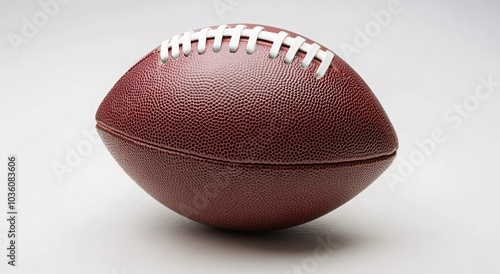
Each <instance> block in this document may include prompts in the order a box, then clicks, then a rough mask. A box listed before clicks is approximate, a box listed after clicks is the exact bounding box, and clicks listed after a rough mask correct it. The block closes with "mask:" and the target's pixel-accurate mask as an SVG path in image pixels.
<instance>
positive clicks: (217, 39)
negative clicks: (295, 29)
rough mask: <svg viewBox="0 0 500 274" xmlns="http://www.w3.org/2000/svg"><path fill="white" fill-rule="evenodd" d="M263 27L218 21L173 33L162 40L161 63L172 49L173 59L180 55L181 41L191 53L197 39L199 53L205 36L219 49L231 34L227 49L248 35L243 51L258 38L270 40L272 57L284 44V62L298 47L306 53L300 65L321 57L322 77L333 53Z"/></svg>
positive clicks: (251, 47)
mask: <svg viewBox="0 0 500 274" xmlns="http://www.w3.org/2000/svg"><path fill="white" fill-rule="evenodd" d="M263 29H264V28H263V27H260V26H257V27H254V28H253V29H247V28H246V26H245V25H237V26H236V27H234V28H229V27H228V26H227V25H221V26H219V27H218V28H217V29H211V28H205V29H202V30H200V31H197V32H194V31H192V30H191V31H188V32H185V33H184V34H180V35H176V36H174V37H173V38H172V39H171V40H165V41H163V42H162V43H161V48H160V57H161V61H162V62H163V63H165V62H167V61H168V59H169V51H171V55H172V59H173V60H175V59H177V58H179V56H180V45H182V54H184V56H188V55H189V54H190V53H191V43H192V42H195V41H198V53H199V54H202V53H204V52H205V50H206V45H207V39H212V38H213V39H214V45H213V50H214V52H218V51H220V49H221V46H222V38H223V37H231V40H230V41H229V51H230V52H236V51H237V50H238V47H239V45H240V39H241V37H245V38H248V42H247V47H246V52H247V53H248V54H252V53H253V52H254V51H255V47H256V45H257V40H263V41H268V42H271V43H273V44H272V46H271V50H270V51H269V57H270V58H272V59H274V58H276V57H278V54H279V50H280V48H281V47H282V46H287V47H288V51H287V53H286V56H285V63H287V64H290V63H291V62H292V60H293V58H295V55H297V52H298V51H299V50H300V51H302V52H304V53H306V56H305V57H304V59H303V60H302V62H301V64H300V66H301V67H302V68H304V69H305V68H308V67H309V65H310V64H311V62H312V61H313V59H314V58H316V59H318V60H319V61H321V64H320V66H319V67H318V69H317V70H316V73H315V75H316V77H317V78H322V77H323V76H325V74H326V71H327V70H328V67H329V66H330V64H331V63H332V60H333V57H334V54H333V53H332V52H331V51H328V50H326V51H324V50H321V48H320V46H319V45H318V44H316V43H313V44H309V43H307V42H306V40H305V39H304V38H302V37H300V36H297V37H290V36H289V35H288V33H286V32H284V31H281V32H279V33H275V32H268V31H264V30H263Z"/></svg>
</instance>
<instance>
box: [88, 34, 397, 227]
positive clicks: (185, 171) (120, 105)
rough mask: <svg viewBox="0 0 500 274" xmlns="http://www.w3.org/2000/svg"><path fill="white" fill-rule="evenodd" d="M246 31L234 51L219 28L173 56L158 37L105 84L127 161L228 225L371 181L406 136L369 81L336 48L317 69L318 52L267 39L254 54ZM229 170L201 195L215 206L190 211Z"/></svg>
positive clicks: (324, 206)
mask: <svg viewBox="0 0 500 274" xmlns="http://www.w3.org/2000/svg"><path fill="white" fill-rule="evenodd" d="M232 26H233V27H234V25H232ZM247 26H248V27H249V28H252V27H253V25H249V24H247ZM265 30H267V31H274V32H278V31H280V29H277V28H271V27H266V28H265ZM288 33H290V34H291V36H295V35H296V34H294V33H292V32H288ZM246 41H247V40H246V39H245V38H242V39H241V41H240V46H239V48H238V50H237V51H236V52H235V53H231V52H230V51H229V49H228V44H229V38H225V39H224V40H223V43H222V48H221V50H220V51H219V52H214V51H213V50H212V44H213V40H211V39H209V40H207V49H206V51H205V53H203V54H198V52H197V50H196V48H197V43H192V49H193V50H192V51H191V54H190V55H189V56H183V55H182V54H181V56H180V57H179V58H178V59H177V60H172V59H169V60H168V61H167V62H166V63H162V62H161V61H160V56H159V48H156V49H154V50H153V51H152V52H150V53H149V54H148V55H146V56H145V57H144V58H143V59H142V60H140V61H139V62H138V63H137V64H136V65H134V66H133V67H132V68H131V69H130V70H129V71H128V72H127V73H126V74H125V75H124V76H123V77H122V78H121V79H120V80H119V81H118V82H117V83H116V85H115V86H114V87H113V89H112V90H111V91H110V92H109V93H108V95H107V96H106V98H105V99H104V100H103V102H102V103H101V105H100V107H99V109H98V111H97V114H96V120H97V122H98V125H97V128H98V131H99V134H100V135H101V137H102V139H103V141H104V143H105V144H106V146H107V147H108V149H109V150H110V152H111V154H112V155H113V156H114V158H115V159H116V160H117V161H118V163H119V164H120V165H121V166H122V168H123V169H124V170H125V171H126V172H127V173H128V174H129V175H130V176H131V177H132V178H133V179H134V180H135V181H136V182H137V183H138V184H139V185H140V186H141V187H142V188H143V189H144V190H145V191H146V192H148V193H149V194H150V195H152V196H153V197H154V198H155V199H157V200H158V201H160V202H161V203H163V204H165V205H166V206H168V207H169V208H171V209H173V210H174V211H177V212H179V213H181V214H183V215H185V216H186V215H188V216H187V217H189V218H191V219H193V220H196V221H199V222H201V223H205V224H208V225H213V226H216V227H220V228H227V229H236V230H266V229H275V228H284V227H288V226H292V225H297V224H300V223H303V222H306V221H309V220H312V219H314V218H317V217H319V216H321V215H323V214H325V213H327V212H329V211H331V210H333V209H334V208H336V207H338V206H340V205H341V204H343V203H345V202H346V201H348V200H349V199H351V198H352V197H353V196H355V195H356V194H357V193H359V192H360V191H361V190H363V189H364V188H366V187H367V186H368V185H369V184H370V183H371V182H373V181H374V180H375V179H376V178H377V177H378V176H379V175H380V174H381V173H382V172H383V171H384V170H385V169H386V168H387V167H388V166H389V165H390V163H391V162H392V160H393V159H394V156H395V152H396V150H397V147H398V143H397V137H396V134H395V131H394V129H393V127H392V125H391V123H390V121H389V119H388V117H387V115H386V114H385V112H384V110H383V108H382V106H381V105H380V103H379V102H378V100H377V99H376V97H375V95H374V94H373V93H372V91H371V90H370V88H369V87H368V86H367V85H366V83H365V82H364V81H363V80H362V79H361V77H360V76H359V75H358V74H357V73H356V72H355V71H354V70H353V69H352V68H350V67H349V65H347V64H346V63H345V62H344V61H343V60H341V59H340V58H339V57H338V56H335V57H334V60H333V62H332V65H331V67H330V68H329V69H328V71H327V73H326V75H325V76H324V77H323V78H321V79H316V78H315V76H314V73H315V71H316V70H317V68H318V66H319V64H320V61H318V60H314V61H313V63H312V64H311V66H310V67H309V68H307V69H302V68H301V67H300V62H301V61H302V58H303V57H304V54H302V53H299V54H297V56H296V57H295V59H294V60H293V62H292V63H291V64H285V62H284V57H285V55H286V52H287V49H288V48H287V47H282V48H281V50H280V54H279V56H278V57H277V58H276V59H271V58H269V51H270V47H271V44H270V43H268V42H263V41H258V43H257V47H256V51H255V52H254V53H252V54H248V53H246V51H245V48H246ZM308 41H309V42H310V43H311V42H312V41H310V40H308ZM323 49H325V48H323ZM234 170H236V171H235V172H236V174H233V173H231V172H233V171H234ZM221 180H222V181H223V182H224V183H225V184H227V185H226V186H225V187H224V188H223V190H221V191H220V193H219V194H218V195H215V197H214V198H212V199H210V198H209V197H208V196H210V194H205V195H202V196H203V197H204V200H208V202H207V203H208V205H207V206H204V207H203V208H202V209H198V210H197V212H198V213H197V214H194V215H193V214H191V215H190V214H187V213H185V212H183V210H182V209H181V205H182V204H183V203H184V204H186V205H189V202H190V201H191V202H193V197H194V196H196V193H199V192H200V191H201V192H203V191H202V190H203V189H204V188H205V187H206V186H209V185H211V184H212V185H213V184H217V183H218V182H219V183H220V181H221ZM191 207H192V206H191ZM194 208H196V207H194Z"/></svg>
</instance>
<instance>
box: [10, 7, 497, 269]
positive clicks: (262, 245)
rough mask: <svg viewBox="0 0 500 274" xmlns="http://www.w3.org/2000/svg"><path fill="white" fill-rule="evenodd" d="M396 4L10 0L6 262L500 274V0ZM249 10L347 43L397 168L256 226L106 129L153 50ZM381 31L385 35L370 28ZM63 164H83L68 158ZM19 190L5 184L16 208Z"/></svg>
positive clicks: (342, 50)
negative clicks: (224, 217)
mask: <svg viewBox="0 0 500 274" xmlns="http://www.w3.org/2000/svg"><path fill="white" fill-rule="evenodd" d="M48 1H49V0H42V3H46V2H48ZM464 2H465V1H464ZM389 3H390V1H388V0H377V1H248V0H241V1H234V0H232V1H230V0H217V1H212V0H210V1H197V2H195V1H175V2H174V1H152V0H149V1H83V0H72V1H68V3H65V4H62V3H61V4H58V6H57V7H58V8H57V11H55V9H54V8H53V9H52V11H54V12H52V13H51V14H50V15H45V19H47V20H45V21H44V15H43V14H41V13H45V14H47V12H46V11H44V9H43V7H42V5H40V4H39V3H38V1H14V0H1V1H0V58H1V59H0V94H1V99H0V110H1V115H0V140H1V143H0V157H1V158H2V161H0V163H1V165H2V166H5V165H6V160H5V158H6V156H7V155H8V154H9V153H16V154H17V155H18V156H19V166H20V169H19V179H20V188H19V193H18V194H19V203H20V218H21V219H20V223H19V228H20V232H19V237H20V240H19V246H18V248H19V254H18V255H19V256H18V263H19V266H18V267H17V268H15V269H14V268H12V267H8V266H7V264H6V260H5V256H4V255H3V254H5V253H6V252H4V251H5V244H6V236H5V235H6V226H5V224H6V223H5V222H4V221H2V222H1V224H0V245H1V246H2V249H1V250H2V251H1V252H0V254H1V256H0V258H2V259H0V272H1V273H52V274H56V273H65V274H66V273H94V274H100V273H105V274H134V273H363V274H364V273H500V266H499V264H498V258H500V218H499V215H500V214H499V209H500V202H499V201H498V196H499V194H500V193H499V192H500V184H499V179H498V178H499V177H500V176H499V170H500V168H498V165H499V164H500V130H499V128H500V123H499V121H498V120H499V114H500V113H499V103H500V83H496V84H495V83H493V84H492V85H491V87H490V88H491V90H488V89H487V88H486V87H484V84H483V82H484V81H485V80H481V79H486V82H488V81H490V82H491V81H493V82H500V65H499V61H500V60H499V59H500V53H499V48H500V31H499V28H498V26H499V24H500V20H499V19H498V18H499V17H498V13H499V11H500V4H499V2H495V1H474V2H471V3H462V2H460V3H458V1H439V2H438V1H409V0H401V1H400V3H401V4H400V5H401V8H400V9H402V10H401V11H400V12H399V13H398V14H392V15H391V20H390V22H388V23H387V24H385V25H386V26H380V23H374V22H376V21H375V19H374V16H373V14H372V12H375V13H380V11H381V10H387V6H388V4H389ZM214 4H215V5H217V6H223V5H224V4H225V5H226V8H227V10H226V11H225V12H220V11H219V12H218V11H217V9H216V8H215V7H214ZM33 16H35V19H33ZM34 20H39V21H38V25H39V26H35V27H36V29H35V30H33V29H31V32H30V33H27V34H28V35H24V34H23V33H22V30H23V28H26V24H30V22H31V23H33V22H34ZM40 20H41V21H40ZM27 22H28V23H27ZM234 22H249V23H259V24H266V25H273V26H278V27H281V28H284V29H288V30H291V31H294V32H297V33H299V34H303V35H305V36H307V37H309V38H312V39H314V40H315V41H317V42H318V43H321V44H323V45H325V46H327V47H329V48H330V49H332V50H333V51H334V52H336V54H338V55H339V56H340V57H342V58H344V59H345V60H347V61H348V62H349V63H350V64H351V65H352V66H353V68H354V69H355V70H356V71H357V72H358V73H359V74H360V75H361V76H362V77H363V78H364V79H365V80H366V82H367V83H368V84H369V85H370V86H371V88H372V89H373V91H374V92H375V94H376V95H377V96H378V98H379V99H380V101H381V102H382V104H383V105H384V107H385V109H386V111H387V113H388V115H389V116H390V118H391V120H392V122H393V123H394V126H395V128H396V130H397V132H398V135H399V138H400V143H401V147H400V150H399V156H398V158H397V160H396V161H395V163H394V164H393V166H391V168H390V169H389V170H388V172H386V173H385V174H384V175H383V176H382V177H381V178H380V179H379V180H377V181H376V182H375V183H374V184H373V185H371V186H370V187H369V188H368V189H367V190H366V191H364V192H363V193H361V194H360V195H359V196H357V197H356V198H355V199H353V200H352V201H350V202H349V203H347V204H346V205H344V206H342V207H341V208H339V209H337V210H336V211H334V212H332V213H330V214H328V215H326V216H324V217H322V218H320V219H317V220H315V221H313V222H310V223H308V224H305V225H302V226H299V227H295V228H291V229H287V230H283V231H275V232H268V233H261V234H241V233H230V232H224V231H219V230H214V229H210V228H207V227H205V226H202V225H199V224H196V223H193V222H190V221H187V220H186V219H184V218H183V217H181V216H179V215H177V214H176V213H174V212H172V211H170V210H169V209H167V208H165V207H163V206H162V205H160V204H159V203H157V202H156V201H154V200H153V199H152V198H150V197H149V196H148V195H147V194H145V193H144V192H143V191H142V190H141V189H140V188H139V187H138V186H136V184H135V183H134V182H133V181H132V180H131V179H129V178H128V177H127V176H126V175H125V173H124V172H122V170H121V169H120V168H119V166H118V165H117V164H116V163H115V162H114V160H113V159H112V157H111V156H110V155H109V153H108V152H107V151H106V150H105V148H104V146H103V145H102V144H101V142H100V141H99V140H94V138H95V131H94V123H95V122H94V117H93V116H94V113H95V110H96V109H97V106H98V104H99V103H100V101H101V100H102V98H103V97H104V96H105V95H106V93H107V92H108V91H109V89H110V88H111V87H112V86H113V84H114V83H115V82H116V80H118V78H119V77H120V76H121V75H122V74H123V73H124V72H125V71H126V70H127V69H128V68H129V67H131V66H132V65H133V64H134V63H135V62H136V61H137V60H139V58H141V57H142V56H143V55H145V54H146V53H147V52H148V51H150V50H151V49H152V48H154V47H155V46H157V45H158V44H159V43H160V42H161V41H162V40H164V39H168V38H170V37H172V36H173V35H175V34H178V33H181V32H184V31H186V30H188V29H191V28H200V27H204V26H210V25H218V24H222V23H234ZM377 24H378V26H379V29H377V26H376V25H377ZM366 28H368V29H370V28H371V33H370V34H371V37H368V38H369V39H368V40H367V39H364V41H361V40H363V39H361V40H360V38H359V37H358V36H360V34H359V32H358V30H361V31H363V32H364V33H366ZM25 34H26V33H25ZM13 37H15V38H17V40H15V41H18V42H19V41H20V40H19V37H22V38H24V40H23V39H21V40H22V43H21V44H16V42H14V43H13V42H12V41H11V39H13ZM365 38H366V37H365ZM356 39H357V40H358V41H357V40H356ZM354 47H355V48H356V49H355V51H356V53H352V52H349V51H347V50H346V48H350V49H351V50H353V48H354ZM488 79H490V80H488ZM481 85H483V87H479V88H478V86H481ZM476 91H477V92H479V93H476ZM478 96H479V97H478ZM486 97H487V98H486ZM478 98H479V99H478ZM464 104H465V107H463V109H464V111H462V112H459V108H458V107H457V106H458V105H464ZM433 132H434V133H433ZM438 133H440V134H441V135H442V136H441V137H440V138H438V140H437V141H439V143H436V142H435V141H432V142H433V143H434V144H435V145H434V146H432V145H429V140H430V138H432V137H433V135H435V134H438ZM422 143H425V144H427V146H426V148H427V149H422V148H421V146H419V144H422ZM78 150H80V151H81V152H83V153H79V154H78V155H75V153H78V152H75V151H78ZM63 165H64V166H66V168H67V169H66V170H65V171H66V172H65V173H60V172H56V171H55V170H54V167H55V166H59V167H60V166H63ZM0 170H3V171H1V172H0V173H2V174H3V172H6V171H5V170H4V168H0ZM5 176H6V175H0V178H5ZM3 182H5V181H3ZM2 185H4V183H2ZM5 199H6V186H5V185H4V186H3V187H0V202H1V207H0V208H1V209H2V213H1V215H0V216H4V215H3V214H5V204H6V203H5ZM0 219H1V220H4V217H1V218H0ZM325 247H326V249H325ZM315 250H318V252H320V253H318V252H316V251H315ZM325 250H328V252H326V251H325ZM318 254H320V255H322V256H320V257H319V256H318Z"/></svg>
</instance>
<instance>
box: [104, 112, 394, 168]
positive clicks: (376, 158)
mask: <svg viewBox="0 0 500 274" xmlns="http://www.w3.org/2000/svg"><path fill="white" fill-rule="evenodd" d="M96 127H97V129H101V130H103V131H105V132H107V133H109V134H111V135H114V136H115V137H118V138H122V139H124V140H126V141H129V142H132V143H135V144H138V145H142V146H146V147H150V148H153V149H156V150H161V151H165V152H167V153H172V154H178V155H181V156H185V157H192V158H195V159H198V160H202V161H209V162H214V163H219V164H232V165H245V166H261V167H265V166H268V167H300V166H330V165H342V166H355V165H359V164H364V163H370V162H376V161H382V160H386V159H388V158H391V157H394V156H395V155H396V153H397V150H394V151H392V152H390V153H388V154H383V155H379V156H374V157H370V158H366V159H360V160H350V161H342V162H323V163H276V164H273V163H246V162H237V161H231V160H221V159H213V158H209V157H204V156H200V155H196V154H194V153H188V152H184V151H179V150H175V149H172V148H165V147H161V146H158V145H155V144H151V143H149V142H145V141H144V140H139V139H136V138H133V137H131V136H129V135H126V134H124V133H122V132H119V131H117V130H115V129H113V128H110V127H108V126H107V125H105V124H103V123H101V122H99V121H98V122H97V125H96Z"/></svg>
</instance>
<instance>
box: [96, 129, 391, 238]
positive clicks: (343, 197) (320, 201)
mask: <svg viewBox="0 0 500 274" xmlns="http://www.w3.org/2000/svg"><path fill="white" fill-rule="evenodd" d="M97 129H98V132H99V135H100V136H101V138H102V140H103V141H104V143H105V145H106V147H107V148H108V150H109V151H110V152H111V154H112V155H113V157H114V158H115V159H116V161H117V162H118V163H119V164H120V166H121V167H122V168H123V169H124V170H125V172H126V173H127V174H128V175H129V176H130V177H131V178H132V179H133V180H134V181H135V182H136V183H137V184H138V185H139V186H140V187H141V188H143V189H144V190H145V191H146V192H147V193H149V194H150V195H151V196H152V197H154V198H155V199H156V200H158V201H159V202H160V203H162V204H164V205H165V206H167V207H169V208H170V209H172V210H174V211H176V212H178V213H180V214H181V215H184V216H185V217H188V218H190V219H192V220H195V221H198V222H200V223H203V224H206V225H210V226H214V227H219V228H223V229H231V230H241V231H259V230H270V229H279V228H286V227H291V226H295V225H299V224H302V223H305V222H308V221H310V220H313V219H315V218H318V217H320V216H322V215H324V214H326V213H328V212H330V211H331V210H333V209H335V208H337V207H339V206H340V205H342V204H344V203H345V202H347V201H348V200H350V199H351V198H353V197H354V196H355V195H357V194H358V193H359V192H361V191H362V190H363V189H365V188H366V187H367V186H368V185H370V184H371V183H372V182H373V181H374V180H375V179H376V178H377V177H379V176H380V174H382V172H383V171H384V170H385V169H387V167H388V166H389V165H390V164H391V162H392V161H393V159H394V157H395V154H393V155H390V156H384V157H380V158H377V159H371V160H365V161H357V162H353V163H345V164H321V165H319V164H318V165H254V164H234V163H228V162H221V161H213V160H209V159H203V158H200V157H197V156H192V155H187V154H184V153H178V152H173V151H169V150H165V149H162V148H159V147H155V146H151V145H148V144H144V143H143V142H141V141H137V140H133V139H130V138H128V137H127V136H124V135H122V134H120V133H117V132H115V131H113V130H111V129H109V128H106V127H105V126H102V125H99V124H98V126H97Z"/></svg>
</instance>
